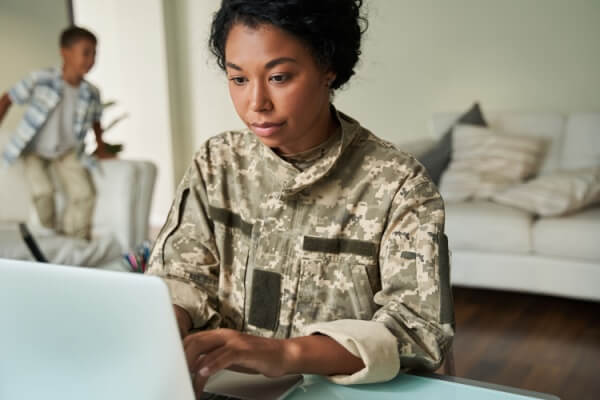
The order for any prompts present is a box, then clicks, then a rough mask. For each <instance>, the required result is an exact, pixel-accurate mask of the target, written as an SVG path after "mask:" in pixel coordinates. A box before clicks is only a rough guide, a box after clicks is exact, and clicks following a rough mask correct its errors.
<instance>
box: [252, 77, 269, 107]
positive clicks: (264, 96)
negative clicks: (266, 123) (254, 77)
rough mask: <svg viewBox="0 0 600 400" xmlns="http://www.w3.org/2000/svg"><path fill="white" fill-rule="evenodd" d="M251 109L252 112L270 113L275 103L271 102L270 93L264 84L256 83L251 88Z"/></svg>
mask: <svg viewBox="0 0 600 400" xmlns="http://www.w3.org/2000/svg"><path fill="white" fill-rule="evenodd" d="M250 91H251V94H250V96H251V98H250V107H251V109H252V111H255V112H264V111H270V110H271V109H272V107H273V103H272V102H271V100H270V97H269V92H268V90H267V88H265V86H264V84H262V83H255V84H254V85H252V88H251V90H250Z"/></svg>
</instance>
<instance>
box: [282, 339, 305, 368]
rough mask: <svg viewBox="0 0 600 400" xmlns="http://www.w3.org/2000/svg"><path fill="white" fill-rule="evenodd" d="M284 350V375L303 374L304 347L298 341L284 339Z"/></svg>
mask: <svg viewBox="0 0 600 400" xmlns="http://www.w3.org/2000/svg"><path fill="white" fill-rule="evenodd" d="M281 343H282V346H283V349H282V352H281V354H282V356H283V359H282V369H283V374H284V375H288V374H297V373H302V363H301V356H302V346H301V345H300V343H299V342H298V341H297V340H294V339H283V340H282V341H281Z"/></svg>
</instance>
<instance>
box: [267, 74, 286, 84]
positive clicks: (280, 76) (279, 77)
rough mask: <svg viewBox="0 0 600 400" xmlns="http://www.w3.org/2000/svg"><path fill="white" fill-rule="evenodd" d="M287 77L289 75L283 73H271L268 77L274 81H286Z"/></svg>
mask: <svg viewBox="0 0 600 400" xmlns="http://www.w3.org/2000/svg"><path fill="white" fill-rule="evenodd" d="M288 79H289V76H288V75H285V74H277V75H272V76H271V78H270V80H271V81H273V82H275V83H283V82H285V81H287V80H288Z"/></svg>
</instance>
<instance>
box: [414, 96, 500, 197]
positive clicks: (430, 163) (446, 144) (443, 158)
mask: <svg viewBox="0 0 600 400" xmlns="http://www.w3.org/2000/svg"><path fill="white" fill-rule="evenodd" d="M458 124H467V125H476V126H484V127H487V126H488V125H487V122H485V118H483V114H482V112H481V108H480V107H479V103H478V102H475V103H474V104H473V105H472V106H471V108H470V109H469V110H468V111H467V112H465V113H464V114H462V115H461V116H460V117H458V119H457V120H456V121H454V123H453V124H452V125H451V126H450V128H448V130H447V131H446V132H445V133H444V135H443V136H442V137H441V139H440V140H439V141H438V142H437V143H436V144H435V146H433V147H432V148H431V149H429V150H428V151H427V152H426V153H425V154H423V155H421V156H420V157H419V158H418V159H419V161H420V162H421V164H423V165H424V166H425V168H426V169H427V172H429V176H430V177H431V180H433V182H434V183H435V184H436V185H439V183H440V178H441V176H442V173H443V172H444V170H445V169H446V168H447V167H448V164H449V163H450V155H451V154H452V131H453V129H454V126H455V125H458Z"/></svg>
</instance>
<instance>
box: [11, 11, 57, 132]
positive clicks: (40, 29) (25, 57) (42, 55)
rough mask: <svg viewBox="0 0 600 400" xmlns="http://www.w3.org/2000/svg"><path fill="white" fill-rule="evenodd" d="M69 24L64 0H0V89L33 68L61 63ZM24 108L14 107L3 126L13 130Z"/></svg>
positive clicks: (14, 81)
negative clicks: (62, 38) (63, 38)
mask: <svg viewBox="0 0 600 400" xmlns="http://www.w3.org/2000/svg"><path fill="white" fill-rule="evenodd" d="M67 25H68V16H67V3H66V1H64V0H52V1H39V0H0V93H4V92H6V91H7V90H8V89H10V87H11V86H12V85H13V84H14V83H16V82H17V81H18V80H20V79H22V78H23V77H25V76H26V75H27V74H28V73H29V72H31V71H34V70H36V69H40V68H45V67H51V66H54V65H60V53H59V44H58V42H59V35H60V32H61V31H62V30H63V29H64V28H65V27H66V26H67ZM24 111H25V109H24V108H23V107H21V108H18V107H12V108H11V110H10V111H9V113H8V114H7V115H6V118H5V119H4V122H3V123H2V130H3V131H11V130H13V129H14V128H15V127H16V126H17V123H18V122H19V119H20V118H21V116H22V115H23V112H24ZM2 139H5V138H1V139H0V142H2Z"/></svg>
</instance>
